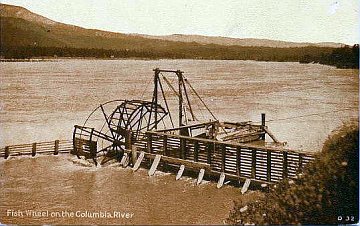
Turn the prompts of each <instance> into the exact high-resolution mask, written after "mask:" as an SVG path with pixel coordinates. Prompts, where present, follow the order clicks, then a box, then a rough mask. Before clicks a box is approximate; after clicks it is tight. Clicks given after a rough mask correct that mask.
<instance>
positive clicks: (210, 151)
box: [206, 142, 214, 164]
mask: <svg viewBox="0 0 360 226" xmlns="http://www.w3.org/2000/svg"><path fill="white" fill-rule="evenodd" d="M213 148H214V144H213V143H210V142H209V143H207V144H206V149H207V164H211V154H212V149H213Z"/></svg>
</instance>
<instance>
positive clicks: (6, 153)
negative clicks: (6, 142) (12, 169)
mask: <svg viewBox="0 0 360 226" xmlns="http://www.w3.org/2000/svg"><path fill="white" fill-rule="evenodd" d="M9 156H10V147H9V146H6V147H5V156H4V158H5V159H7V158H8V157H9Z"/></svg>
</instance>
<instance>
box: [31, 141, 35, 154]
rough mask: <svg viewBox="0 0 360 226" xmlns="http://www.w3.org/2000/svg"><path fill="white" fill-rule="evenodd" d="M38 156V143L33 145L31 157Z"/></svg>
mask: <svg viewBox="0 0 360 226" xmlns="http://www.w3.org/2000/svg"><path fill="white" fill-rule="evenodd" d="M35 155H36V143H33V144H32V149H31V156H33V157H34V156H35Z"/></svg>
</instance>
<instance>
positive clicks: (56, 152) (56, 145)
mask: <svg viewBox="0 0 360 226" xmlns="http://www.w3.org/2000/svg"><path fill="white" fill-rule="evenodd" d="M58 154H59V140H55V146H54V155H58Z"/></svg>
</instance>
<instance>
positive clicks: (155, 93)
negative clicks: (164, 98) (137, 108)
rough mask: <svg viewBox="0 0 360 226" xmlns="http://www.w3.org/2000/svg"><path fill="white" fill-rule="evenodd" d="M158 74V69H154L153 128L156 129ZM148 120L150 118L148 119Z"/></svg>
mask: <svg viewBox="0 0 360 226" xmlns="http://www.w3.org/2000/svg"><path fill="white" fill-rule="evenodd" d="M159 74H160V70H159V69H158V68H156V69H155V76H154V97H153V98H154V99H153V100H154V104H155V106H154V107H155V115H154V117H155V118H154V119H155V129H157V119H158V118H157V117H158V114H157V105H158V80H159ZM149 120H150V119H149Z"/></svg>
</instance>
